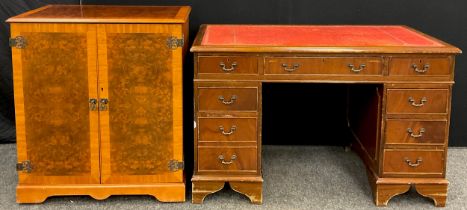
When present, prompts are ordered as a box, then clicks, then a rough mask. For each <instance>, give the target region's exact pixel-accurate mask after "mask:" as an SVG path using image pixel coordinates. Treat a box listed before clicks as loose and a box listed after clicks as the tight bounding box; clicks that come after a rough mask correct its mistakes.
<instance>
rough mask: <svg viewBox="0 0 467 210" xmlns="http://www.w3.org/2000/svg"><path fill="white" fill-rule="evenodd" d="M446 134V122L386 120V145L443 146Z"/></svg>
mask: <svg viewBox="0 0 467 210" xmlns="http://www.w3.org/2000/svg"><path fill="white" fill-rule="evenodd" d="M446 132H447V121H446V120H440V121H422V120H387V121H386V144H420V145H422V144H438V145H444V143H445V140H446Z"/></svg>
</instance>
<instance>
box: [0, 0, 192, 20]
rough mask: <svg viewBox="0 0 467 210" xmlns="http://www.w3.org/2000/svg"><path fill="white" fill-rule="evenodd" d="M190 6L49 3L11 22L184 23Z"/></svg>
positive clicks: (13, 18)
mask: <svg viewBox="0 0 467 210" xmlns="http://www.w3.org/2000/svg"><path fill="white" fill-rule="evenodd" d="M190 10H191V7H189V6H116V5H81V6H80V5H48V6H44V7H42V8H39V9H37V10H33V11H31V12H27V13H24V14H20V15H18V16H15V17H12V18H9V19H8V20H7V22H10V23H13V22H14V23H47V22H51V23H133V24H134V23H184V22H186V21H187V19H188V15H189V14H190Z"/></svg>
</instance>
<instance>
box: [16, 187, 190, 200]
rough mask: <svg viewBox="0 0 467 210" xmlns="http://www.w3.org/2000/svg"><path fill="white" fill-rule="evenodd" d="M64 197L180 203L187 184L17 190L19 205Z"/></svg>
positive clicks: (26, 188)
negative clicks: (121, 197)
mask: <svg viewBox="0 0 467 210" xmlns="http://www.w3.org/2000/svg"><path fill="white" fill-rule="evenodd" d="M63 195H68V196H69V195H89V196H91V197H92V198H94V199H96V200H104V199H107V198H108V197H110V196H111V195H151V196H153V197H154V198H156V199H157V200H159V201H161V202H180V201H185V183H154V184H139V185H135V184H133V185H128V184H120V185H118V184H112V185H106V184H93V185H89V184H80V185H26V186H18V187H17V188H16V202H17V203H42V202H44V201H45V200H46V199H47V197H51V196H63Z"/></svg>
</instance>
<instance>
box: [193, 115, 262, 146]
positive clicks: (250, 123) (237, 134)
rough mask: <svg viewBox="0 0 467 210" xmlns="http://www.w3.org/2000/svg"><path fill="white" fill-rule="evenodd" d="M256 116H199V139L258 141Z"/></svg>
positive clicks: (201, 140)
mask: <svg viewBox="0 0 467 210" xmlns="http://www.w3.org/2000/svg"><path fill="white" fill-rule="evenodd" d="M256 125H257V121H256V118H199V120H198V126H199V128H198V129H199V135H198V136H199V141H200V142H203V141H222V142H238V141H243V142H247V141H250V142H256V139H257V135H258V134H257V127H256Z"/></svg>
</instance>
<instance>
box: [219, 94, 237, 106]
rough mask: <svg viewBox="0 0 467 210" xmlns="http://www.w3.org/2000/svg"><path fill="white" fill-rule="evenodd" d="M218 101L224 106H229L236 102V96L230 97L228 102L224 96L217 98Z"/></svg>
mask: <svg viewBox="0 0 467 210" xmlns="http://www.w3.org/2000/svg"><path fill="white" fill-rule="evenodd" d="M218 99H219V101H221V102H222V103H223V104H225V105H230V104H233V103H234V102H235V100H237V96H236V95H232V97H230V100H228V101H226V100H225V98H224V96H219V98H218Z"/></svg>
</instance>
